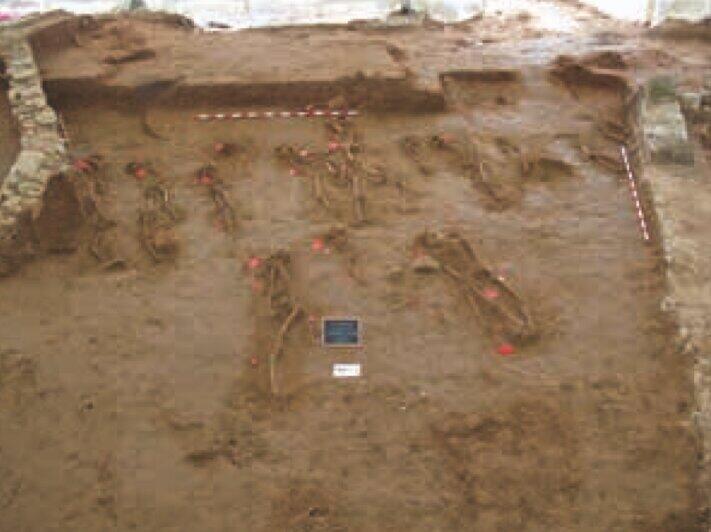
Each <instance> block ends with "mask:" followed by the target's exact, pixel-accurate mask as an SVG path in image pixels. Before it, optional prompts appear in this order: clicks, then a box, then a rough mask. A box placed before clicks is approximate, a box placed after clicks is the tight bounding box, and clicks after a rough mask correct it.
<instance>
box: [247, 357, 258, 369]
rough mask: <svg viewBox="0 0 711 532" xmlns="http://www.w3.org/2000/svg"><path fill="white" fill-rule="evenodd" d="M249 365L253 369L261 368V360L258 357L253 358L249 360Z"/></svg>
mask: <svg viewBox="0 0 711 532" xmlns="http://www.w3.org/2000/svg"><path fill="white" fill-rule="evenodd" d="M249 363H250V365H251V366H252V367H253V368H256V367H257V366H259V359H258V358H257V357H252V358H250V359H249Z"/></svg>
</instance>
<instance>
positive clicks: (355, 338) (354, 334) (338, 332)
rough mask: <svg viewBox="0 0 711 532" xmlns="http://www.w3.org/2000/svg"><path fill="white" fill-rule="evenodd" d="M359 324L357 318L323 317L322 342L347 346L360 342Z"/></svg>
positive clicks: (334, 345) (327, 344) (356, 344)
mask: <svg viewBox="0 0 711 532" xmlns="http://www.w3.org/2000/svg"><path fill="white" fill-rule="evenodd" d="M360 336H361V326H360V320H359V319H357V318H324V319H323V344H324V345H326V346H332V347H349V346H358V345H360V344H361V337H360Z"/></svg>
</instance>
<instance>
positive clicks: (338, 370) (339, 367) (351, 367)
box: [333, 364, 360, 379]
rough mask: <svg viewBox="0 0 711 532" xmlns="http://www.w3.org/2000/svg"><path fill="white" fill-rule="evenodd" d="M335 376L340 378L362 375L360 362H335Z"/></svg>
mask: <svg viewBox="0 0 711 532" xmlns="http://www.w3.org/2000/svg"><path fill="white" fill-rule="evenodd" d="M333 376H334V377H336V378H340V379H343V378H349V377H360V364H334V365H333Z"/></svg>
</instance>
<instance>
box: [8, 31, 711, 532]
mask: <svg viewBox="0 0 711 532" xmlns="http://www.w3.org/2000/svg"><path fill="white" fill-rule="evenodd" d="M597 24H602V22H599V21H598V22H597V23H596V25H595V28H596V29H597V28H598V25H597ZM284 31H286V30H284ZM299 31H300V32H302V33H303V34H304V39H308V38H309V37H310V36H311V35H312V33H311V30H309V29H307V28H301V29H300V30H299ZM327 31H328V30H325V29H323V28H319V29H313V35H314V36H316V37H319V36H322V35H324V33H327ZM338 31H342V30H338ZM452 31H463V30H462V29H461V27H460V28H458V29H453V30H452ZM354 35H357V34H354ZM433 35H435V34H433ZM249 38H250V39H253V38H255V37H252V36H250V37H249ZM351 38H352V39H356V37H355V36H351ZM451 38H452V36H451V35H448V34H447V33H446V32H444V34H443V35H439V34H437V35H436V36H435V37H433V39H432V40H433V43H434V44H433V45H432V47H430V48H429V52H428V53H434V52H433V51H432V50H439V51H440V52H439V53H440V55H439V62H440V63H441V64H440V65H439V66H440V67H441V68H439V70H438V72H437V73H436V75H435V78H439V77H440V75H441V76H442V79H443V80H444V81H445V83H444V90H445V92H446V94H445V96H446V100H447V105H448V110H447V111H446V112H441V113H437V114H423V113H420V114H395V113H380V112H375V111H368V110H367V106H366V110H365V111H364V112H363V114H362V115H361V116H359V117H357V118H354V119H348V120H335V121H326V120H323V119H316V118H312V119H290V120H251V121H249V122H247V121H217V122H199V121H195V120H194V115H195V113H197V112H203V111H206V110H210V111H212V112H219V111H224V110H225V109H224V108H217V107H214V108H209V107H207V104H201V105H200V107H199V108H198V107H194V108H193V107H190V105H186V102H185V101H180V102H179V103H180V105H170V104H171V101H170V100H169V99H166V100H164V101H162V102H161V105H150V106H147V108H146V109H145V110H141V109H135V110H131V109H129V108H128V106H127V105H125V104H123V103H122V102H116V104H115V105H114V104H112V103H111V102H108V101H105V100H104V99H103V98H97V100H96V101H93V100H91V99H87V100H86V101H84V102H82V103H81V104H77V103H76V100H75V99H73V98H66V93H64V92H62V91H59V92H58V93H55V94H52V93H50V95H49V96H50V99H52V101H53V102H54V104H55V105H56V106H57V108H58V110H59V111H60V113H61V114H62V116H63V118H64V121H65V123H66V126H67V132H68V135H69V139H70V145H71V146H72V150H73V153H74V155H75V156H76V157H77V158H78V159H80V162H78V163H77V164H75V169H74V171H73V172H72V174H71V175H70V176H68V177H67V179H68V180H69V183H72V184H73V186H74V189H75V190H76V196H77V197H76V198H75V200H73V201H69V200H67V199H66V198H65V201H63V202H62V204H61V206H62V208H65V207H67V206H69V207H70V208H73V210H74V214H73V216H71V218H72V223H71V224H70V225H71V230H72V241H73V242H75V243H76V245H75V247H76V250H75V251H74V252H73V253H66V251H67V250H66V249H64V250H55V251H64V253H62V254H56V253H54V254H47V255H43V256H39V257H38V258H37V260H35V261H34V262H33V263H31V264H28V265H27V266H26V267H25V268H24V269H23V270H22V271H21V272H20V273H19V274H17V275H16V276H14V277H11V278H7V279H5V280H3V281H2V283H0V316H2V319H0V337H2V338H3V342H2V346H1V349H0V509H2V511H1V512H0V529H2V530H5V529H7V530H43V529H46V528H47V526H48V523H50V524H51V525H52V526H55V527H56V528H57V529H58V530H145V531H149V530H205V531H212V530H215V531H217V530H250V531H252V530H254V531H265V532H266V531H275V530H290V531H291V530H293V531H296V530H302V531H304V530H332V531H336V530H338V531H346V530H348V531H376V530H377V531H385V530H392V531H405V530H407V531H433V530H442V531H450V530H451V531H460V530H482V531H488V530H502V531H504V530H505V531H510V530H536V531H538V530H585V531H587V530H590V531H592V530H639V531H645V532H646V531H660V532H661V531H669V530H675V531H676V530H679V531H681V530H703V529H704V526H703V524H702V516H701V515H700V513H699V510H698V508H699V501H698V500H697V495H696V493H697V491H696V488H695V479H696V476H695V471H696V445H697V443H696V440H695V437H694V434H693V431H692V429H691V427H690V408H691V404H692V400H693V399H692V395H691V382H690V379H691V377H690V361H688V360H685V359H682V358H680V357H679V356H678V355H677V354H676V353H675V351H674V349H673V347H672V345H671V344H670V331H671V329H670V327H669V324H667V323H666V322H665V320H664V318H663V316H662V314H661V311H660V301H661V300H662V297H663V276H662V272H661V269H660V262H659V260H658V257H657V256H656V252H655V251H654V247H653V246H648V245H645V244H644V243H643V241H642V239H641V236H640V230H639V227H638V225H637V221H636V217H635V214H634V211H633V210H632V207H631V200H630V197H629V192H628V190H627V184H626V181H625V177H624V175H623V173H622V171H621V170H622V169H621V166H620V161H619V158H618V157H617V153H619V152H618V149H619V142H620V140H621V139H622V140H624V139H625V138H626V136H627V135H628V134H629V131H628V125H627V124H626V122H625V105H626V102H627V99H628V97H629V96H630V91H631V90H632V89H631V88H628V85H629V86H630V87H631V81H630V80H631V79H632V78H633V77H634V76H633V75H632V74H633V73H632V72H630V71H629V69H630V67H629V66H628V65H627V63H623V62H622V61H621V60H620V57H621V56H620V57H617V56H611V55H607V56H595V58H593V59H591V58H590V57H588V56H586V55H584V54H579V55H572V56H564V57H559V58H557V59H556V55H557V53H556V52H558V51H561V50H562V48H563V47H558V46H556V47H554V48H555V50H551V49H549V48H545V47H544V48H545V53H544V54H543V55H544V56H545V57H546V60H541V59H540V57H539V58H538V59H536V60H531V61H530V64H523V65H519V63H514V64H515V65H517V66H512V64H509V63H500V58H501V56H499V60H492V61H490V62H489V63H490V64H489V65H487V66H486V68H482V66H481V64H477V63H475V64H470V65H469V67H468V68H467V69H466V70H467V71H466V72H465V73H462V72H461V70H460V69H459V66H458V65H454V61H452V62H451V63H450V62H448V61H446V54H445V53H444V52H442V50H446V49H448V47H451V42H450V41H451ZM97 40H98V39H97ZM397 40H398V47H399V48H398V50H400V52H398V53H392V52H391V53H390V56H395V57H397V61H399V62H407V61H408V58H415V59H413V62H412V63H407V65H406V66H407V68H409V69H411V70H412V72H415V73H417V72H420V71H419V70H418V66H417V65H418V63H417V61H419V60H421V58H420V59H417V57H418V55H419V54H420V52H422V50H423V48H420V46H422V45H421V41H422V35H421V34H418V33H417V32H415V31H413V32H412V33H411V34H409V36H408V34H404V33H401V34H398V36H397ZM410 41H411V42H410ZM408 42H410V45H409V46H408ZM143 44H145V46H146V47H149V48H151V47H152V46H151V41H150V39H147V41H146V42H145V43H143ZM539 44H540V43H539ZM549 44H550V43H549ZM529 45H531V46H534V45H535V43H534V42H529V43H527V44H525V45H524V46H526V47H528V46H529ZM460 48H461V46H458V47H457V51H456V52H453V53H456V54H459V50H460ZM584 51H587V50H584ZM265 52H266V51H265ZM224 53H226V51H224ZM566 53H567V51H566ZM158 55H159V56H160V53H159V54H158ZM524 55H525V54H524ZM345 57H346V56H344V58H345ZM460 59H461V58H460ZM162 60H165V58H163V59H162ZM308 60H309V61H310V59H308ZM344 60H345V59H344ZM62 61H64V59H62ZM294 61H295V62H297V63H298V62H299V61H300V58H299V56H298V55H295V56H294ZM519 62H523V63H525V59H521V58H519ZM42 64H43V68H44V69H51V68H53V67H52V59H51V57H49V56H47V57H44V58H43V59H42ZM61 64H62V68H66V63H64V62H63V63H61ZM398 64H399V63H398ZM453 65H454V66H453ZM201 68H206V67H201ZM492 71H493V72H494V73H493V74H492ZM444 72H449V74H448V75H444V74H443V73H444ZM421 74H422V76H423V77H427V76H429V75H430V74H431V73H429V72H427V71H424V70H423V71H422V73H421ZM501 93H503V98H501V97H500V96H501ZM173 96H175V94H174V95H173ZM178 100H179V98H176V100H175V102H177V101H178ZM71 206H73V207H71ZM60 211H61V209H57V210H55V212H60ZM77 213H80V214H81V215H82V216H83V220H84V221H83V224H82V225H81V226H79V227H78V228H77V224H76V223H75V222H76V218H75V215H77ZM57 238H60V237H59V236H58V237H57ZM65 248H66V246H65ZM50 251H51V250H50ZM322 316H357V317H359V318H361V320H362V322H363V325H364V339H363V340H364V341H363V346H362V347H360V348H354V349H344V348H340V349H333V348H330V349H329V348H325V347H323V346H322V345H321V343H320V331H319V324H320V319H321V317H322ZM339 362H345V363H349V362H358V363H361V364H362V366H363V376H362V377H361V378H359V379H353V380H339V379H334V378H333V377H331V368H332V365H333V364H334V363H339Z"/></svg>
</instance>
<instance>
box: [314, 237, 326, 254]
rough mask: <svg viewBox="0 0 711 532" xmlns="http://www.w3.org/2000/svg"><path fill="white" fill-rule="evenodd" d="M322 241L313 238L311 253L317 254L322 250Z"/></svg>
mask: <svg viewBox="0 0 711 532" xmlns="http://www.w3.org/2000/svg"><path fill="white" fill-rule="evenodd" d="M324 247H325V246H324V244H323V240H322V239H320V238H314V239H313V242H311V251H315V252H317V253H318V252H319V251H323V250H324Z"/></svg>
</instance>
